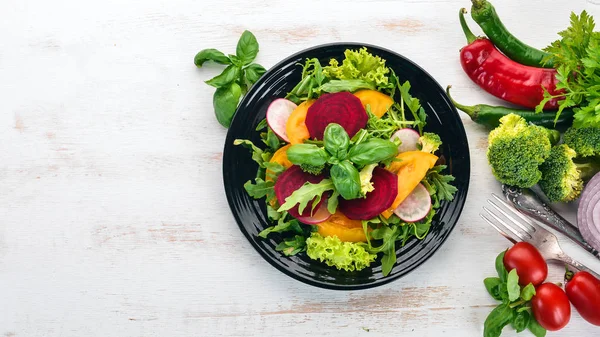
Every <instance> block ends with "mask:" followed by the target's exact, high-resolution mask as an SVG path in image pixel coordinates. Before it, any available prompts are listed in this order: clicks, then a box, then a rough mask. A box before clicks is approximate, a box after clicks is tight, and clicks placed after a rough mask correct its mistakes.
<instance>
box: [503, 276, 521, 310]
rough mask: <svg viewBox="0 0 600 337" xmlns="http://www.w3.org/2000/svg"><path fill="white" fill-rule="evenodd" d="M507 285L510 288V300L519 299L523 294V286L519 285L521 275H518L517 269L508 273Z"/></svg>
mask: <svg viewBox="0 0 600 337" xmlns="http://www.w3.org/2000/svg"><path fill="white" fill-rule="evenodd" d="M506 287H507V289H508V300H509V301H511V302H514V301H516V300H518V299H519V297H520V296H521V287H519V275H517V270H516V269H513V270H511V271H510V273H508V279H507V281H506Z"/></svg>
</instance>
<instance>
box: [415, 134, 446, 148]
mask: <svg viewBox="0 0 600 337" xmlns="http://www.w3.org/2000/svg"><path fill="white" fill-rule="evenodd" d="M419 144H421V151H423V152H428V153H434V152H435V151H437V150H438V149H439V148H440V145H442V140H441V139H440V136H438V135H437V134H435V133H431V132H424V133H423V135H422V136H421V137H419Z"/></svg>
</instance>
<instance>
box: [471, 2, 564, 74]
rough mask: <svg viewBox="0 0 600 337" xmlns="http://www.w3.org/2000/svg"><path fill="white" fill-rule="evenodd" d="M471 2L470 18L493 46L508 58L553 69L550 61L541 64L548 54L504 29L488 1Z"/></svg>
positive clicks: (552, 62) (552, 63)
mask: <svg viewBox="0 0 600 337" xmlns="http://www.w3.org/2000/svg"><path fill="white" fill-rule="evenodd" d="M472 2H473V6H472V7H471V17H472V18H473V20H475V22H477V24H478V25H479V26H480V27H481V29H482V30H483V32H484V33H485V35H487V37H488V38H489V39H490V40H491V41H492V42H493V43H494V45H495V46H496V47H497V48H498V49H500V51H501V52H502V53H504V54H505V55H506V56H508V58H510V59H511V60H513V61H516V62H518V63H521V64H524V65H528V66H533V67H544V68H553V67H554V61H553V60H552V59H548V60H547V62H546V63H545V64H542V60H543V59H544V58H546V57H549V56H550V54H548V53H546V52H544V51H541V50H539V49H536V48H533V47H531V46H529V45H527V44H525V43H523V42H522V41H520V40H519V39H517V38H516V37H515V36H514V35H512V34H511V33H510V32H509V31H508V29H506V27H505V26H504V24H502V21H500V18H499V17H498V14H497V13H496V9H495V8H494V6H492V4H491V3H490V2H489V1H487V0H472Z"/></svg>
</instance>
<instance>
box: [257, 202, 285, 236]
mask: <svg viewBox="0 0 600 337" xmlns="http://www.w3.org/2000/svg"><path fill="white" fill-rule="evenodd" d="M284 214H286V213H285V212H284V213H279V212H277V210H276V209H275V208H274V207H273V206H271V205H270V204H267V217H268V218H269V220H272V221H277V220H279V219H281V217H282V215H284ZM258 235H259V236H260V234H258Z"/></svg>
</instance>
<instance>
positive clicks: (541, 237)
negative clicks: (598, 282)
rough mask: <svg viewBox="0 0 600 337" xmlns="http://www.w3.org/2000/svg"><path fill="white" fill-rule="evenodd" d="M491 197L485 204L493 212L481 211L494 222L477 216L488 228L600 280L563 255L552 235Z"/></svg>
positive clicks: (495, 197)
mask: <svg viewBox="0 0 600 337" xmlns="http://www.w3.org/2000/svg"><path fill="white" fill-rule="evenodd" d="M492 196H493V197H494V199H496V200H495V202H494V200H490V199H488V200H487V202H488V203H489V204H490V205H491V206H492V208H493V209H494V211H492V210H490V209H489V208H487V207H485V206H484V207H483V209H484V210H485V211H486V212H487V214H488V215H490V216H491V217H492V218H493V219H494V221H492V220H490V218H488V217H487V216H486V215H485V214H483V213H481V214H479V215H480V216H481V217H482V218H483V220H485V221H486V222H487V223H488V224H490V226H492V227H493V228H494V229H495V230H497V231H498V232H499V233H500V234H502V236H504V237H505V238H506V239H508V240H509V241H510V242H512V243H516V242H517V241H525V242H529V243H531V244H532V245H533V246H535V247H536V248H537V249H538V250H539V251H540V253H541V254H542V256H543V257H544V259H546V260H554V261H560V262H563V263H566V264H568V265H569V266H571V267H572V268H573V269H576V270H579V271H582V270H584V271H587V272H588V273H590V274H592V275H594V276H595V277H597V278H600V275H598V274H597V273H596V272H594V271H593V270H591V269H589V268H588V267H586V266H584V265H583V264H581V263H579V262H577V261H576V260H574V259H573V258H571V257H570V256H568V255H567V254H565V252H563V250H562V249H561V248H560V245H559V244H558V240H557V238H556V236H555V235H554V234H552V233H551V232H549V231H547V230H546V229H544V228H542V227H541V226H539V225H537V224H535V223H534V222H533V221H531V220H530V219H528V218H527V217H525V216H524V215H523V214H521V213H520V212H519V211H517V210H516V209H515V208H513V207H512V206H510V205H509V204H507V203H506V202H504V201H503V200H502V199H501V198H500V197H498V196H497V195H495V194H493V193H492ZM498 203H499V204H501V205H503V206H504V207H505V208H506V209H507V210H509V211H510V214H509V213H508V212H506V211H504V210H503V209H502V208H500V206H498ZM497 214H501V215H503V216H504V217H505V218H506V219H508V220H509V221H508V222H507V221H505V220H503V219H501V218H500V217H499V216H498V215H497ZM501 227H502V228H504V229H506V230H508V232H510V234H507V232H506V231H504V230H503V229H502V228H501Z"/></svg>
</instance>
